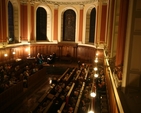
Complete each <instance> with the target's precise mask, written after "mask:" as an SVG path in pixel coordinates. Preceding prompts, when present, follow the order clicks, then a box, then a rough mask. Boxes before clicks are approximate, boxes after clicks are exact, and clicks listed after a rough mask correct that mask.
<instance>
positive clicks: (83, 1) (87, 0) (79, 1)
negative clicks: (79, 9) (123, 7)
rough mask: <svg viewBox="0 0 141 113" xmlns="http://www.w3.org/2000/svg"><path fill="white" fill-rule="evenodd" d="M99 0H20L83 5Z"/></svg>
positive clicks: (21, 0) (23, 0)
mask: <svg viewBox="0 0 141 113" xmlns="http://www.w3.org/2000/svg"><path fill="white" fill-rule="evenodd" d="M98 1H99V0H71V1H70V0H20V2H21V3H27V2H30V3H31V4H34V3H48V4H58V5H81V4H90V3H94V2H98Z"/></svg>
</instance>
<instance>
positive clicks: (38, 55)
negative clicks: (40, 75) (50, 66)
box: [37, 53, 43, 64]
mask: <svg viewBox="0 0 141 113" xmlns="http://www.w3.org/2000/svg"><path fill="white" fill-rule="evenodd" d="M37 63H38V64H42V63H43V61H42V58H41V54H40V53H38V54H37Z"/></svg>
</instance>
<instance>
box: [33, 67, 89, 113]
mask: <svg viewBox="0 0 141 113" xmlns="http://www.w3.org/2000/svg"><path fill="white" fill-rule="evenodd" d="M69 70H71V71H69ZM87 76H88V67H83V68H81V69H80V70H78V69H76V68H74V69H67V70H66V71H65V72H64V74H62V76H60V77H59V78H58V79H57V82H55V83H56V84H55V85H53V87H51V89H50V90H49V92H48V93H47V94H44V95H43V96H42V97H41V99H39V101H38V103H35V104H34V107H33V108H31V112H33V113H57V112H58V113H71V112H75V113H78V111H79V106H80V105H79V104H80V100H81V97H82V98H86V99H85V100H87V99H88V98H87V97H89V96H88V95H89V93H90V90H91V84H90V81H87V78H88V77H87ZM85 84H87V85H86V86H85ZM88 84H89V85H88ZM88 89H89V90H88ZM84 91H85V95H83V94H84ZM88 100H89V99H88ZM89 102H90V100H89ZM89 104H90V103H89ZM86 107H87V110H88V107H89V105H88V106H86ZM80 113H81V112H80Z"/></svg>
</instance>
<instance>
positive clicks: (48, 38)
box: [35, 4, 53, 41]
mask: <svg viewBox="0 0 141 113" xmlns="http://www.w3.org/2000/svg"><path fill="white" fill-rule="evenodd" d="M38 8H43V9H44V10H45V11H46V14H47V18H46V22H47V23H46V41H52V40H53V39H52V36H51V31H52V30H51V28H52V27H51V23H52V19H51V10H50V8H49V7H48V6H47V5H44V4H40V5H38V6H37V7H36V10H35V26H37V25H36V24H37V23H36V21H37V18H36V17H37V9H38ZM35 37H37V36H36V28H35ZM35 40H36V39H35Z"/></svg>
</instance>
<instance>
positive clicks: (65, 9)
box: [59, 7, 78, 42]
mask: <svg viewBox="0 0 141 113" xmlns="http://www.w3.org/2000/svg"><path fill="white" fill-rule="evenodd" d="M66 11H71V12H72V13H73V14H74V17H72V18H70V19H72V20H74V23H73V25H74V31H73V32H74V39H72V40H70V41H73V42H76V41H77V40H78V37H77V35H78V34H77V23H78V19H77V14H78V13H77V11H76V9H75V8H73V7H66V8H64V9H63V10H62V11H60V12H61V14H60V15H61V17H60V22H59V23H60V25H59V26H60V29H61V31H59V32H60V37H59V41H69V38H68V40H63V39H64V18H65V17H64V15H65V13H66ZM68 15H69V14H68ZM68 20H69V18H68ZM70 27H71V26H70Z"/></svg>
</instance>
